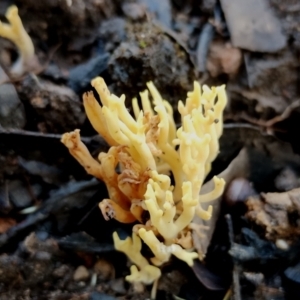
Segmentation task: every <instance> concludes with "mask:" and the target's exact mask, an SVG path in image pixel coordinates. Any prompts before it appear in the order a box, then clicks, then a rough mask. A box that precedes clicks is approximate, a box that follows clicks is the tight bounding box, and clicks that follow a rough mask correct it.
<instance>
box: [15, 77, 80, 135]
mask: <svg viewBox="0 0 300 300" xmlns="http://www.w3.org/2000/svg"><path fill="white" fill-rule="evenodd" d="M19 88H20V90H19V91H20V97H21V98H22V100H24V102H26V103H27V105H29V106H30V108H31V110H32V115H33V118H36V121H37V123H38V125H37V126H38V129H39V130H40V131H42V132H53V133H64V132H66V131H70V130H73V129H74V128H78V127H80V125H81V124H82V123H83V122H84V120H85V118H86V116H85V114H84V112H83V108H82V103H81V101H80V100H79V97H78V96H77V95H76V94H75V93H74V92H73V91H72V90H71V89H70V88H68V87H65V86H59V85H56V84H53V83H51V82H48V81H42V80H38V81H37V80H34V79H33V78H31V77H27V78H26V79H25V80H24V81H23V82H22V85H21V86H20V87H19Z"/></svg>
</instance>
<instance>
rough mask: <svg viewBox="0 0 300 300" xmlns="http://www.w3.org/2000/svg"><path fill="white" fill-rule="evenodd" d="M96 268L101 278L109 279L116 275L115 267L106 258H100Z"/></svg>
mask: <svg viewBox="0 0 300 300" xmlns="http://www.w3.org/2000/svg"><path fill="white" fill-rule="evenodd" d="M94 270H95V272H96V274H97V275H98V276H99V278H100V280H109V279H113V278H114V277H115V268H114V267H113V265H112V264H111V263H109V262H108V261H107V260H105V259H99V260H98V261H97V262H96V263H95V265H94Z"/></svg>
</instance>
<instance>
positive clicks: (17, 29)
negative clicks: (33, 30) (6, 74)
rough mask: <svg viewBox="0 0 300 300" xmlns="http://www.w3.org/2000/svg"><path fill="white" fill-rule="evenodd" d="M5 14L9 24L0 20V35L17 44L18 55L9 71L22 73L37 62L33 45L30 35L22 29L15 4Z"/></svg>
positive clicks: (14, 73)
mask: <svg viewBox="0 0 300 300" xmlns="http://www.w3.org/2000/svg"><path fill="white" fill-rule="evenodd" d="M5 16H6V18H7V20H8V22H9V24H5V23H2V22H1V21H0V37H3V38H6V39H8V40H10V41H11V42H13V43H14V44H15V45H16V46H17V48H18V50H19V55H20V56H19V59H18V60H17V62H16V63H15V64H14V65H13V67H12V69H11V73H12V74H13V75H22V74H23V73H24V72H25V71H28V70H30V69H32V68H33V67H34V66H36V64H37V60H36V57H35V54H34V46H33V43H32V40H31V38H30V36H29V35H28V33H27V32H26V30H25V29H24V26H23V24H22V21H21V19H20V17H19V14H18V8H17V7H16V6H15V5H12V6H10V7H9V8H8V9H7V12H6V15H5Z"/></svg>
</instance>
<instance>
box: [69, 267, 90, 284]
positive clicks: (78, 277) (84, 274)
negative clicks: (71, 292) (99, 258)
mask: <svg viewBox="0 0 300 300" xmlns="http://www.w3.org/2000/svg"><path fill="white" fill-rule="evenodd" d="M89 278H90V273H89V271H88V269H87V268H86V267H85V266H79V267H78V268H77V269H76V270H75V272H74V275H73V279H74V281H85V280H88V279H89Z"/></svg>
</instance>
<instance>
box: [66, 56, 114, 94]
mask: <svg viewBox="0 0 300 300" xmlns="http://www.w3.org/2000/svg"><path fill="white" fill-rule="evenodd" d="M108 58H109V55H108V54H107V53H105V54H100V55H98V56H96V57H94V58H92V59H90V60H89V61H87V62H86V63H84V64H81V65H78V66H76V67H75V68H73V69H71V70H70V75H69V81H68V86H69V87H70V88H71V89H72V90H73V91H75V92H76V93H80V92H81V91H83V90H84V89H86V88H87V87H88V86H89V85H90V82H91V80H92V79H94V78H95V77H96V76H99V75H101V74H102V73H103V72H104V71H105V70H106V69H107V64H108Z"/></svg>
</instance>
